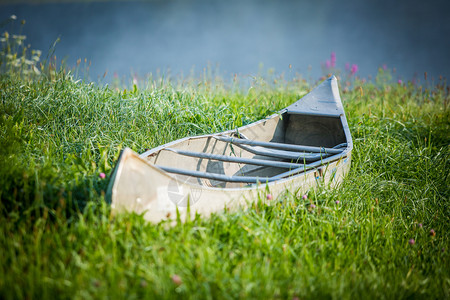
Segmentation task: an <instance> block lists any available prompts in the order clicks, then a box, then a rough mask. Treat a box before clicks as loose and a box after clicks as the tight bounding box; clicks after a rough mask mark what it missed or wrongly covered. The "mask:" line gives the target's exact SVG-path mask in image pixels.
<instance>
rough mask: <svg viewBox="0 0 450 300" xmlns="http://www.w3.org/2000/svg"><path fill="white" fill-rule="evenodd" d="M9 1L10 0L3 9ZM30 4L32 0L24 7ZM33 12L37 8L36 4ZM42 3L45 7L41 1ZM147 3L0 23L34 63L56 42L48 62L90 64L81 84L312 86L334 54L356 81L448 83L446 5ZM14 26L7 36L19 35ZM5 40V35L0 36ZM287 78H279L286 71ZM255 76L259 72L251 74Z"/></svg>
mask: <svg viewBox="0 0 450 300" xmlns="http://www.w3.org/2000/svg"><path fill="white" fill-rule="evenodd" d="M5 1H10V2H11V3H13V2H14V1H12V0H3V2H5ZM34 1H35V2H36V1H37V0H34ZM41 2H42V1H41ZM44 2H45V1H44ZM371 2H373V3H369V2H368V1H356V0H345V1H335V0H319V1H293V0H292V1H290V0H284V1H269V0H266V1H264V0H260V1H257V0H251V1H242V0H229V1H211V0H190V1H188V0H184V1H183V0H180V1H170V0H169V1H167V0H165V1H164V0H153V1H144V2H135V1H126V2H117V1H113V2H111V1H110V2H103V1H102V2H94V1H81V2H79V3H64V4H57V3H45V4H11V3H9V4H3V5H0V19H1V20H3V19H6V18H8V17H9V16H10V15H11V14H15V15H16V16H17V18H18V20H21V19H25V20H26V21H27V24H26V26H25V27H24V34H26V35H27V37H28V39H27V41H28V43H30V44H31V45H32V48H33V49H41V50H43V52H44V53H46V51H47V50H48V49H49V47H50V46H51V44H52V43H53V42H54V41H55V40H56V39H57V38H58V37H60V38H61V41H60V42H59V43H58V45H57V47H56V53H55V54H56V55H57V57H58V58H66V59H67V63H68V64H69V65H70V66H75V64H76V61H77V59H78V58H81V59H83V60H84V58H87V59H88V60H90V61H92V65H91V67H90V77H91V79H93V80H97V79H98V78H100V77H101V76H102V75H103V74H104V73H105V71H108V75H107V76H106V79H105V80H106V81H109V80H111V78H113V76H114V75H113V74H114V73H117V74H119V76H129V75H130V74H134V73H138V74H141V75H144V74H148V73H153V74H155V73H156V72H157V71H158V70H160V71H163V72H164V71H167V70H168V69H170V70H171V73H173V74H176V73H184V74H190V73H191V72H194V73H200V72H202V71H203V69H204V68H206V67H207V66H208V65H210V66H212V68H213V69H215V70H216V71H217V70H218V72H219V73H220V74H222V75H223V76H225V77H226V76H228V75H229V76H230V77H231V76H232V75H233V74H235V73H237V74H241V75H244V76H247V75H248V76H253V75H256V74H258V72H259V71H260V70H261V68H263V69H264V70H267V69H269V68H273V69H274V70H275V72H276V73H285V74H287V76H290V75H293V74H295V73H296V72H298V73H300V74H302V75H303V76H305V77H308V76H310V77H312V78H318V77H319V76H320V75H322V73H323V71H322V69H321V66H322V65H323V63H324V62H325V61H326V60H327V59H330V53H331V52H335V53H336V57H337V67H339V68H340V69H344V68H345V64H346V63H350V64H357V65H358V66H359V71H358V74H359V75H361V76H368V75H375V74H376V73H377V70H378V68H379V67H380V66H382V65H383V64H385V65H386V66H387V67H388V68H391V69H392V68H396V70H397V71H396V73H395V75H394V77H395V78H397V77H398V78H401V79H403V80H405V79H412V78H413V77H414V76H415V74H416V76H419V77H420V78H422V77H423V73H424V72H425V71H427V72H428V73H429V74H430V76H435V77H437V76H439V75H443V76H445V77H447V78H448V77H449V75H450V55H449V54H450V47H449V46H450V42H449V41H450V39H449V37H450V17H449V16H450V14H449V13H448V12H449V11H450V10H449V7H450V5H449V4H448V3H447V1H440V0H436V1H417V0H410V1H408V0H400V1H391V0H380V1H371ZM18 24H19V22H16V25H15V27H16V28H18V27H19V25H18ZM1 30H2V31H3V30H10V28H2V29H1ZM290 65H291V66H292V68H289V66H290ZM261 66H263V67H261Z"/></svg>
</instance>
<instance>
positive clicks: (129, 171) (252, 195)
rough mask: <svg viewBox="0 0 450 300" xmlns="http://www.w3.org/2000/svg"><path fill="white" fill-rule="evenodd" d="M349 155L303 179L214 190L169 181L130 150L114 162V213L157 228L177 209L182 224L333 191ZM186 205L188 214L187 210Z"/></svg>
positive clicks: (343, 175)
mask: <svg viewBox="0 0 450 300" xmlns="http://www.w3.org/2000/svg"><path fill="white" fill-rule="evenodd" d="M350 164H351V155H350V153H349V154H348V155H347V156H346V157H344V158H342V159H339V160H337V161H334V162H331V163H329V164H328V165H324V166H322V167H320V168H317V169H312V170H310V171H307V172H305V173H303V174H300V175H297V176H293V177H289V178H286V179H283V180H280V181H276V182H271V183H262V184H259V185H255V186H252V187H247V188H212V187H202V186H198V185H193V184H189V183H188V182H186V181H184V180H179V179H177V178H176V177H174V176H172V175H169V174H167V173H165V172H163V171H161V170H160V169H158V168H156V167H154V166H153V165H151V164H149V163H147V162H146V161H145V160H144V159H142V158H140V157H139V155H138V154H137V153H135V152H133V151H132V150H130V149H128V148H127V149H125V150H124V151H123V152H122V155H121V157H120V159H119V162H118V165H117V167H118V170H116V174H115V176H116V180H115V181H114V185H113V187H112V189H111V192H112V193H111V200H112V211H113V213H119V212H123V211H129V212H135V213H138V214H143V216H144V218H145V219H146V220H147V221H150V222H153V223H157V222H160V221H162V220H168V219H169V220H175V219H176V216H177V209H178V212H179V214H180V219H181V220H182V221H183V220H185V219H186V218H187V217H188V211H189V213H190V217H191V218H192V217H194V216H195V215H196V214H199V215H202V216H205V217H208V216H209V215H210V214H211V213H215V212H220V211H223V210H224V208H226V209H228V210H236V209H239V208H244V209H245V207H247V206H248V204H249V203H251V202H254V201H255V200H257V199H262V200H264V201H267V203H268V204H270V203H271V201H270V200H266V199H267V198H266V197H267V195H268V194H271V195H272V197H273V199H276V198H277V197H278V196H279V195H281V194H282V193H285V192H286V190H289V191H290V192H292V193H296V194H297V195H301V194H303V193H305V192H307V191H308V190H309V189H311V188H315V187H317V186H318V185H328V186H330V187H337V186H338V185H339V184H340V183H341V182H342V180H343V178H344V177H345V175H346V174H347V173H348V171H349V170H350ZM188 205H189V209H188Z"/></svg>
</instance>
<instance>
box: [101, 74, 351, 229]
mask: <svg viewBox="0 0 450 300" xmlns="http://www.w3.org/2000/svg"><path fill="white" fill-rule="evenodd" d="M352 148H353V143H352V137H351V134H350V131H349V128H348V124H347V119H346V117H345V112H344V109H343V106H342V102H341V98H340V96H339V90H338V84H337V79H336V77H334V76H332V77H330V78H329V79H327V80H325V81H324V82H322V83H321V84H320V85H318V86H317V87H316V88H314V89H313V90H312V91H311V92H310V93H309V94H307V95H306V96H304V97H303V98H301V99H300V100H298V101H297V102H295V103H293V104H292V105H290V106H288V107H286V108H285V109H283V110H281V111H279V112H278V113H276V114H273V115H271V116H269V117H267V118H265V119H262V120H259V121H257V122H254V123H252V124H249V125H246V126H243V127H240V128H238V129H234V130H229V131H225V132H221V133H215V134H207V135H202V136H194V137H186V138H182V139H180V140H176V141H173V142H170V143H168V144H165V145H162V146H159V147H156V148H154V149H151V150H148V151H146V152H144V153H142V154H140V155H139V154H137V153H135V152H134V151H132V150H131V149H129V148H126V149H124V150H123V151H122V153H121V155H120V157H119V159H118V162H117V164H116V166H115V168H114V171H113V172H112V174H111V179H110V183H109V186H108V190H107V199H109V201H111V207H112V213H114V214H116V213H119V212H122V211H130V212H136V213H138V214H143V216H144V218H145V219H146V220H148V221H150V222H155V223H156V222H160V221H162V220H166V219H171V220H174V219H176V218H177V216H178V217H179V218H180V219H181V220H185V219H186V218H187V217H188V216H189V217H194V216H195V214H200V215H203V216H209V215H210V214H211V213H215V212H221V211H224V209H227V210H234V209H238V208H240V209H242V208H244V209H245V208H246V207H248V205H249V204H251V203H252V202H254V201H258V199H261V200H262V201H267V202H268V203H270V202H271V201H273V200H271V199H276V197H277V196H279V195H280V194H282V193H284V192H286V190H289V191H291V192H293V193H297V194H300V193H305V192H307V191H308V190H309V189H311V188H314V187H316V186H317V185H318V184H322V185H329V186H332V187H335V186H336V185H338V184H339V183H340V182H342V180H343V178H344V176H345V174H346V173H347V172H348V171H349V169H350V161H351V151H352ZM269 194H270V195H269Z"/></svg>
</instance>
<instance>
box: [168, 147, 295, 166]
mask: <svg viewBox="0 0 450 300" xmlns="http://www.w3.org/2000/svg"><path fill="white" fill-rule="evenodd" d="M164 150H167V151H172V152H174V153H177V154H180V155H185V156H191V157H198V158H205V159H212V160H219V161H226V162H233V163H243V164H249V165H256V166H267V167H276V168H286V169H296V168H299V167H300V166H302V164H298V163H289V162H282V161H273V160H264V159H255V158H243V157H236V156H228V155H219V154H211V153H203V152H193V151H186V150H180V149H172V148H164Z"/></svg>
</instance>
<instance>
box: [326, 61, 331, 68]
mask: <svg viewBox="0 0 450 300" xmlns="http://www.w3.org/2000/svg"><path fill="white" fill-rule="evenodd" d="M325 65H326V67H327V69H329V68H330V67H331V62H330V61H329V60H327V61H326V62H325Z"/></svg>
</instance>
